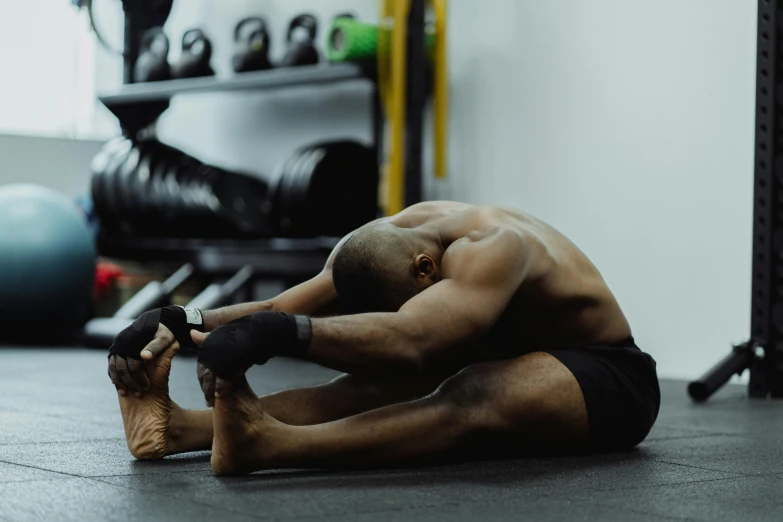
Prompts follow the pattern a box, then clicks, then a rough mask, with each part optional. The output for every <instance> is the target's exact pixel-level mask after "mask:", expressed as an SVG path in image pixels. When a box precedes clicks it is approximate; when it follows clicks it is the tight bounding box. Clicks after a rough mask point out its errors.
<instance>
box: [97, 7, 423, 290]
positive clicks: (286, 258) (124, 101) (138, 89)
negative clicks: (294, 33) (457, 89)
mask: <svg viewBox="0 0 783 522" xmlns="http://www.w3.org/2000/svg"><path fill="white" fill-rule="evenodd" d="M156 2H157V4H156ZM172 3H173V0H145V1H143V2H142V1H138V0H122V4H123V11H124V15H125V37H124V38H125V40H124V48H125V49H124V55H123V59H124V68H123V71H124V73H123V76H124V84H123V85H122V86H121V87H119V88H118V89H116V90H114V91H111V92H103V93H101V94H100V95H99V99H100V100H101V102H102V103H103V104H104V105H105V106H106V107H107V108H108V109H109V110H111V111H112V112H113V113H114V114H115V115H116V116H117V118H118V119H119V121H120V125H121V127H122V130H123V133H124V134H126V135H134V134H135V133H136V132H137V131H139V130H141V129H143V128H145V127H147V126H148V125H150V124H151V123H153V122H154V121H155V120H156V119H157V118H158V117H159V116H160V115H161V114H162V113H163V112H164V111H165V110H166V109H168V107H169V102H170V99H171V98H172V97H174V96H177V95H187V94H192V93H204V92H227V91H250V90H253V91H255V90H259V91H260V90H265V89H277V88H284V87H295V86H304V85H317V84H322V85H325V84H334V83H337V82H350V81H367V82H370V83H371V84H372V85H373V90H372V97H373V110H372V130H373V132H372V134H373V140H374V147H375V149H376V152H377V153H378V154H377V157H378V158H379V161H380V159H381V158H382V157H383V154H381V152H382V147H383V133H384V132H383V129H384V124H385V122H384V115H383V111H382V109H381V103H380V98H379V94H378V88H377V82H376V77H377V75H376V73H375V66H374V65H372V64H371V65H358V64H351V63H339V64H329V63H324V64H319V65H312V66H301V67H288V68H279V69H271V70H266V71H256V72H248V73H241V74H237V75H235V76H232V77H228V78H221V77H204V78H192V79H176V80H167V81H161V82H150V83H144V84H134V83H132V82H133V68H134V64H135V62H136V60H137V58H138V56H139V52H140V46H141V40H142V36H143V34H144V33H145V32H146V31H147V30H148V29H150V28H151V27H154V26H161V25H162V24H163V22H165V18H166V17H167V15H168V12H169V11H170V9H171V4H172ZM424 4H425V1H424V0H412V1H411V9H410V14H409V23H408V35H407V38H408V56H407V67H408V75H407V78H408V86H407V93H408V96H407V97H406V113H407V116H408V118H407V123H406V146H407V147H406V148H407V150H406V154H405V181H406V183H405V184H406V194H405V204H406V206H408V205H412V204H415V203H418V202H419V201H421V198H422V142H423V127H424V124H423V120H422V113H423V110H424V104H425V101H426V98H427V94H428V92H427V89H428V88H429V82H428V81H427V80H426V78H427V74H428V71H427V61H426V49H425V42H424V31H425V16H424V12H425V6H424ZM151 13H157V14H155V15H153V14H151ZM161 13H163V15H161ZM336 243H337V239H336V238H320V239H313V240H310V239H286V240H282V239H269V240H252V241H240V240H226V241H219V240H178V239H161V238H125V237H109V236H108V235H101V236H100V237H99V240H98V248H99V252H100V254H101V255H105V256H109V257H114V258H118V259H129V260H149V259H159V260H161V261H170V262H174V261H176V262H181V263H192V264H193V266H194V267H195V269H196V270H197V271H198V272H199V273H202V274H204V275H210V274H215V275H218V274H220V275H225V274H227V273H230V272H232V271H233V270H235V269H236V268H237V267H239V266H246V265H250V266H252V267H253V269H254V273H255V274H256V275H266V276H268V277H272V276H274V275H279V276H282V277H283V278H286V279H288V278H291V279H294V280H295V279H306V278H307V277H310V276H312V275H315V274H316V273H317V272H318V271H319V270H320V269H321V268H322V267H323V264H324V262H325V261H326V259H327V257H328V255H329V252H330V249H331V247H333V246H334V245H335V244H336ZM329 245H331V246H329ZM238 260H239V261H238Z"/></svg>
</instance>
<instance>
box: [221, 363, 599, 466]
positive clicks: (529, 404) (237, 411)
mask: <svg viewBox="0 0 783 522" xmlns="http://www.w3.org/2000/svg"><path fill="white" fill-rule="evenodd" d="M215 392H216V395H215V409H214V427H215V437H214V439H213V446H212V469H213V471H214V472H215V473H216V474H219V475H234V474H243V473H249V472H252V471H255V470H259V469H267V468H285V467H291V468H307V467H356V466H379V465H387V464H392V465H399V464H402V463H406V464H415V463H420V462H426V461H430V460H432V459H435V458H442V457H448V456H450V455H451V456H453V457H456V458H459V457H460V455H462V456H463V458H464V457H465V456H466V455H468V456H471V457H473V456H481V455H483V454H489V453H490V450H492V453H496V452H497V450H498V449H502V450H503V451H505V452H507V453H508V454H513V453H519V452H530V451H534V452H535V450H541V451H547V452H552V451H555V452H568V451H573V450H576V449H579V448H581V447H583V446H584V444H585V443H586V441H587V435H588V420H587V410H586V408H585V402H584V398H583V396H582V392H581V389H580V387H579V384H578V383H577V381H576V379H575V377H574V376H573V374H571V372H570V371H569V370H568V369H567V368H566V367H565V366H563V364H562V363H560V361H558V360H557V359H555V358H554V357H552V356H551V355H549V354H546V353H542V352H536V353H531V354H528V355H525V356H523V357H519V358H516V359H509V360H503V361H493V362H488V363H481V364H477V365H474V366H471V367H468V368H466V369H465V370H463V371H462V372H460V373H459V374H457V375H455V376H453V377H451V378H449V379H447V380H446V381H445V382H444V383H443V384H442V385H441V386H440V387H439V388H438V389H437V390H436V391H435V392H434V393H432V394H430V395H428V396H426V397H424V398H421V399H418V400H414V401H412V402H407V403H399V404H395V405H391V406H387V407H384V408H380V409H376V410H374V411H370V412H366V413H362V414H360V415H356V416H353V417H348V418H345V419H341V420H337V421H333V422H328V423H324V424H318V425H314V426H291V425H289V424H286V423H284V422H281V421H280V420H279V419H275V418H273V416H271V415H270V414H269V413H268V412H265V411H264V410H263V406H262V404H261V403H259V402H258V401H256V400H255V395H253V392H252V390H251V389H250V387H249V386H248V384H247V381H246V380H245V378H244V376H238V377H237V378H235V379H232V380H222V379H220V380H218V382H217V384H216V389H215Z"/></svg>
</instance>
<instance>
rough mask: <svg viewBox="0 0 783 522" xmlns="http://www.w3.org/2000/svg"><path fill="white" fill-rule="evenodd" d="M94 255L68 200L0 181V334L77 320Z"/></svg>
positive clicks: (84, 310) (87, 300)
mask: <svg viewBox="0 0 783 522" xmlns="http://www.w3.org/2000/svg"><path fill="white" fill-rule="evenodd" d="M95 259H96V253H95V245H94V240H93V236H92V234H91V233H90V230H89V228H88V226H87V222H86V220H85V218H84V216H83V215H82V213H81V211H80V210H79V208H78V207H77V206H76V205H75V204H74V203H73V202H72V201H71V200H69V199H68V198H67V197H65V196H63V195H62V194H60V193H58V192H55V191H53V190H50V189H48V188H45V187H39V186H35V185H4V186H0V327H2V329H0V338H2V337H3V334H4V332H8V331H11V332H13V331H14V330H17V331H18V330H19V329H22V328H24V329H25V330H26V331H27V332H29V335H30V337H31V338H35V337H38V336H46V334H47V333H50V332H52V331H57V330H63V329H71V328H78V327H80V326H81V325H83V324H84V322H85V321H86V320H87V319H89V317H90V314H91V308H92V291H93V281H94V280H95ZM36 330H38V331H36Z"/></svg>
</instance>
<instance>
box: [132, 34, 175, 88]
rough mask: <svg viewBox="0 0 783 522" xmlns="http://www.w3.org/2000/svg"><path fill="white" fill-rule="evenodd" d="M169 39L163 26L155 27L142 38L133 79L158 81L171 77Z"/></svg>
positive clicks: (136, 80)
mask: <svg viewBox="0 0 783 522" xmlns="http://www.w3.org/2000/svg"><path fill="white" fill-rule="evenodd" d="M168 56H169V39H168V37H167V36H166V34H165V33H164V32H163V28H162V27H153V28H152V29H149V30H147V32H145V33H144V36H143V37H142V39H141V51H140V54H139V57H138V59H137V60H136V64H135V65H134V67H133V81H135V82H158V81H161V80H168V79H169V78H171V68H170V67H169V62H168Z"/></svg>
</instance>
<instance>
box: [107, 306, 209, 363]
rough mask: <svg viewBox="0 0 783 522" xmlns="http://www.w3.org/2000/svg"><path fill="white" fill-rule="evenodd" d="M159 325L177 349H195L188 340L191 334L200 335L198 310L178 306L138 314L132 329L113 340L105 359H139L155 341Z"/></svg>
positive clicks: (202, 324)
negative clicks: (196, 333)
mask: <svg viewBox="0 0 783 522" xmlns="http://www.w3.org/2000/svg"><path fill="white" fill-rule="evenodd" d="M161 324H162V325H163V326H165V327H166V328H168V329H169V330H171V333H173V334H174V338H175V339H176V340H177V342H179V345H180V346H181V347H184V348H195V347H196V344H195V343H194V342H193V339H192V338H191V337H190V331H191V330H198V331H199V332H203V331H204V319H203V318H202V316H201V310H198V309H197V308H183V307H181V306H167V307H165V308H158V309H157V310H152V311H150V312H146V313H144V314H141V316H139V318H138V319H136V321H134V323H133V324H132V325H130V326H129V327H128V328H126V329H125V330H123V331H121V332H120V333H119V334H118V335H117V337H115V338H114V343H113V344H112V345H111V348H109V355H110V356H111V355H119V356H121V357H130V358H131V359H141V351H142V350H143V349H144V347H145V346H147V345H148V344H149V343H150V341H152V340H153V339H154V338H155V334H156V333H157V332H158V326H159V325H161Z"/></svg>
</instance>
